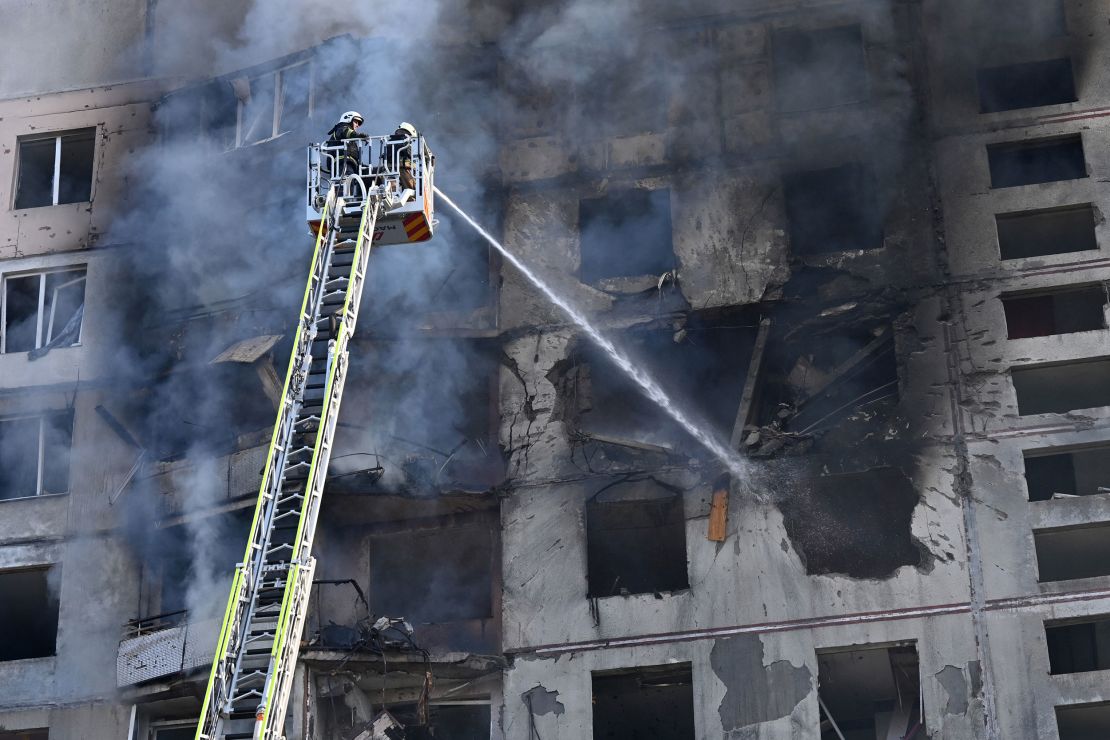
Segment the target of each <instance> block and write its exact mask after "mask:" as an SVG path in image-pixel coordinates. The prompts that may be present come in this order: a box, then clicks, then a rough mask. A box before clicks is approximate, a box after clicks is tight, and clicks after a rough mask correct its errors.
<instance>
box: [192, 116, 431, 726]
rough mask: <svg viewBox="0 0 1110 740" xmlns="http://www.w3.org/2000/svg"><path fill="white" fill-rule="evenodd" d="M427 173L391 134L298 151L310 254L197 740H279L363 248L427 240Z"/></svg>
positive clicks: (408, 143)
mask: <svg viewBox="0 0 1110 740" xmlns="http://www.w3.org/2000/svg"><path fill="white" fill-rule="evenodd" d="M349 145H350V146H349ZM351 146H353V147H354V149H355V150H357V154H358V157H357V158H354V157H353V154H352V151H353V150H352V148H351ZM434 169H435V156H434V155H433V154H432V153H431V152H430V151H429V150H428V148H427V145H426V144H425V142H424V139H423V137H421V136H419V135H418V136H415V137H407V136H404V132H403V131H402V130H400V129H399V130H398V132H397V133H396V134H394V135H392V136H378V137H370V138H369V139H360V140H354V141H351V142H345V143H341V144H339V145H323V144H317V145H314V146H312V147H309V151H308V188H307V195H308V202H307V206H308V222H309V224H310V226H311V227H312V229H313V231H314V233H315V234H316V249H315V251H314V252H313V254H312V267H311V269H310V271H309V278H308V285H307V287H306V288H305V294H304V300H303V301H302V302H301V312H300V316H299V318H298V321H297V331H296V334H295V336H294V337H293V352H292V356H291V358H290V360H289V368H288V370H287V371H286V375H285V386H284V387H283V389H282V397H281V407H280V408H279V409H278V414H277V421H276V423H275V424H274V431H273V436H272V437H271V439H270V449H269V452H268V453H267V454H266V467H265V468H264V470H263V473H262V485H261V487H260V488H259V492H258V502H257V504H256V505H255V509H254V519H253V520H252V522H251V529H250V538H249V539H248V541H247V549H246V552H245V554H244V555H243V561H242V562H241V563H240V564H239V565H238V566H236V569H235V577H234V579H233V581H232V586H231V595H230V596H229V597H228V601H227V609H226V610H225V612H224V620H223V625H222V627H221V628H220V638H219V642H218V643H217V647H216V654H215V657H214V658H213V660H212V672H211V674H210V675H209V679H208V688H207V689H206V690H205V694H204V702H203V704H202V705H201V712H200V721H199V723H198V725H197V733H196V740H236V739H245V738H253V739H254V740H283V737H284V736H283V731H284V726H285V711H286V706H287V705H288V703H289V692H290V690H291V689H292V685H293V672H294V669H295V667H296V663H297V654H298V652H299V650H300V643H301V633H302V632H303V631H304V623H305V615H306V612H307V607H308V597H309V594H310V592H311V590H312V574H313V570H314V568H315V565H316V561H315V560H314V559H313V558H312V540H313V537H314V535H315V533H316V519H317V517H318V516H319V513H320V499H321V496H322V494H323V490H324V479H325V477H326V476H327V470H328V461H329V460H330V458H331V449H332V440H333V438H334V436H335V426H336V422H337V421H338V418H339V402H340V399H341V398H342V397H343V385H344V381H345V380H346V377H347V344H348V342H349V341H350V339H351V336H352V335H353V334H354V330H355V322H356V321H357V319H358V309H359V303H360V299H361V296H362V286H363V282H364V280H365V277H366V266H367V261H368V260H369V258H370V248H371V246H372V245H373V244H375V243H378V244H401V243H415V242H422V241H426V240H428V239H430V238H431V237H432V230H433V228H434V226H435V218H434V217H433V199H432V193H433V192H434V188H435V186H434V181H433V174H434Z"/></svg>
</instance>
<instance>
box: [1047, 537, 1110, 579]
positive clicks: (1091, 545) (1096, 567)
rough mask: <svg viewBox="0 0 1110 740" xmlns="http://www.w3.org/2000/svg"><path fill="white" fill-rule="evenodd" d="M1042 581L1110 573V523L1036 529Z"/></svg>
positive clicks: (1091, 576) (1093, 576) (1090, 576)
mask: <svg viewBox="0 0 1110 740" xmlns="http://www.w3.org/2000/svg"><path fill="white" fill-rule="evenodd" d="M1033 544H1034V545H1035V547H1036V550H1037V572H1038V575H1039V577H1038V580H1039V581H1040V582H1041V583H1047V582H1049V581H1070V580H1074V579H1076V578H1095V577H1098V576H1107V575H1110V525H1107V524H1094V525H1089V526H1080V527H1062V528H1059V529H1042V530H1036V531H1034V532H1033Z"/></svg>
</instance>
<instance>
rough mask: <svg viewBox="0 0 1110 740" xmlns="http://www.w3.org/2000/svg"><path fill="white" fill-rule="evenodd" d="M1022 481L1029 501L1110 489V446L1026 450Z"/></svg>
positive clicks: (1108, 490) (1103, 491)
mask: <svg viewBox="0 0 1110 740" xmlns="http://www.w3.org/2000/svg"><path fill="white" fill-rule="evenodd" d="M1025 485H1026V488H1027V489H1028V490H1029V500H1030V501H1049V500H1051V499H1052V498H1060V497H1070V496H1092V495H1094V494H1097V493H1105V492H1110V446H1096V447H1086V448H1081V449H1077V450H1071V451H1069V452H1056V453H1051V452H1046V451H1043V450H1029V451H1027V452H1026V453H1025Z"/></svg>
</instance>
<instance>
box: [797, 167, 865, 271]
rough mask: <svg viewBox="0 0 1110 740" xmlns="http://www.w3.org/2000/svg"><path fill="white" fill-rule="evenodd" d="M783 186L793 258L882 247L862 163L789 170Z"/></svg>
mask: <svg viewBox="0 0 1110 740" xmlns="http://www.w3.org/2000/svg"><path fill="white" fill-rule="evenodd" d="M783 188H784V198H785V203H786V219H787V222H788V224H789V227H790V249H791V251H792V252H793V253H794V254H795V255H797V256H807V255H814V254H823V253H825V252H841V251H845V250H854V249H877V248H878V247H881V246H882V245H883V220H882V217H881V216H880V214H879V213H878V212H877V209H876V206H875V204H876V202H877V198H876V193H875V181H874V177H873V176H872V174H871V172H870V170H868V168H866V167H864V166H863V165H862V164H859V163H851V164H845V165H842V166H840V167H832V168H830V169H824V170H811V171H808V172H794V173H792V174H789V175H786V176H785V177H784V178H783Z"/></svg>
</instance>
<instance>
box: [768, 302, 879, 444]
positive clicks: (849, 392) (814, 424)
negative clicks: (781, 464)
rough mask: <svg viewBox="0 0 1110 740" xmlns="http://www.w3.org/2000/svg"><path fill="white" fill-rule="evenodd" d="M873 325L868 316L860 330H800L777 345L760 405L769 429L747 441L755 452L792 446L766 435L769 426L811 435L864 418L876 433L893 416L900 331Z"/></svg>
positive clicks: (838, 328) (830, 328)
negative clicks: (878, 421) (879, 421)
mask: <svg viewBox="0 0 1110 740" xmlns="http://www.w3.org/2000/svg"><path fill="white" fill-rule="evenodd" d="M872 321H873V319H872V318H871V317H869V316H866V317H864V318H863V320H862V321H861V323H859V324H857V326H846V327H842V326H840V325H839V324H837V325H835V326H833V325H829V326H828V328H827V329H826V330H825V331H820V332H817V331H804V332H802V331H795V332H793V333H794V334H795V336H794V337H793V338H791V340H790V341H789V342H787V341H783V342H780V343H773V344H772V346H771V349H770V358H769V359H770V361H769V368H768V372H767V376H768V377H767V382H766V384H765V386H764V390H763V393H762V399H761V403H760V415H759V421H760V424H762V425H763V427H764V428H763V430H761V433H760V435H758V437H757V438H754V439H752V441H751V442H748V443H747V444H748V446H749V447H750V448H751V449H750V452H751V453H752V454H755V455H760V456H762V455H768V454H772V453H774V452H776V451H777V450H778V449H780V448H782V447H783V445H784V444H786V443H789V442H790V440H789V439H787V440H784V439H782V438H781V436H780V435H778V434H777V433H773V434H770V435H768V434H764V433H763V432H766V431H767V427H768V426H772V427H774V431H776V432H777V431H778V430H785V431H786V432H791V433H795V434H800V435H805V434H812V433H817V432H822V431H824V430H826V429H830V428H832V427H834V426H838V425H842V424H843V423H844V422H845V420H850V419H859V420H861V421H863V422H865V423H866V424H867V426H868V427H869V429H870V428H872V426H873V424H874V423H875V420H876V419H877V418H879V417H882V416H887V415H889V414H890V413H892V412H893V410H894V407H895V406H896V405H897V402H898V393H899V390H898V359H897V351H896V346H895V341H894V331H893V330H892V328H891V326H890V325H889V324H879V325H874V324H873V323H871V322H872ZM843 323H849V322H843ZM756 445H758V447H757V446H756Z"/></svg>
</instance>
